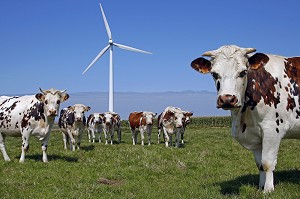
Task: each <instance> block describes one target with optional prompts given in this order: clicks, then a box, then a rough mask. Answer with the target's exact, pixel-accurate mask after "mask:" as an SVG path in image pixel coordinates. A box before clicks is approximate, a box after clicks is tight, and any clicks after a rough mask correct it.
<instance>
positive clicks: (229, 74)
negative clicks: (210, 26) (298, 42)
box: [191, 45, 300, 192]
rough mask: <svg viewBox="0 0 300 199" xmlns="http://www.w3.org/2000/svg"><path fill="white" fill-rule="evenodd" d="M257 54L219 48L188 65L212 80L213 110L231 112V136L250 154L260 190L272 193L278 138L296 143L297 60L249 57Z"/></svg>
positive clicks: (299, 117)
mask: <svg viewBox="0 0 300 199" xmlns="http://www.w3.org/2000/svg"><path fill="white" fill-rule="evenodd" d="M255 51H256V50H255V49H254V48H241V47H238V46H235V45H229V46H222V47H220V48H219V49H217V50H213V51H209V52H206V53H204V54H203V56H206V57H211V59H210V60H207V59H205V58H203V57H200V58H198V59H195V60H194V61H193V62H192V63H191V66H192V68H194V69H195V70H197V71H198V72H201V73H210V74H211V75H212V77H213V79H214V81H215V84H216V88H217V91H218V98H217V108H222V109H225V110H230V111H231V119H232V136H233V137H234V138H235V139H236V140H237V141H238V142H239V143H240V144H241V145H242V146H244V147H245V148H247V149H249V150H251V151H252V152H253V154H254V158H255V162H256V165H257V167H258V169H259V173H260V175H259V176H260V177H259V187H260V189H263V190H264V192H270V191H273V190H274V182H273V181H274V180H273V179H274V178H273V171H274V169H275V166H276V163H277V155H278V150H279V145H280V142H281V139H282V138H294V139H300V87H299V86H300V57H291V58H288V57H283V56H277V55H271V54H264V53H256V54H254V55H252V54H250V53H252V52H255Z"/></svg>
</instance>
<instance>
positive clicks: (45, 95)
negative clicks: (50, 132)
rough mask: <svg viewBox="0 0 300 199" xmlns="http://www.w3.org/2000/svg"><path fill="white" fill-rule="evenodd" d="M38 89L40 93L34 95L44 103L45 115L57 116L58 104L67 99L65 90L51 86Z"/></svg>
mask: <svg viewBox="0 0 300 199" xmlns="http://www.w3.org/2000/svg"><path fill="white" fill-rule="evenodd" d="M40 91H41V93H37V94H36V95H35V97H36V98H37V99H38V100H39V101H41V102H42V103H43V104H44V111H45V112H46V115H47V116H48V117H49V116H57V114H58V110H59V106H60V104H61V103H62V102H64V101H66V100H67V99H69V95H68V94H67V93H65V92H66V90H63V91H59V90H55V89H53V88H51V89H49V90H42V89H41V88H40Z"/></svg>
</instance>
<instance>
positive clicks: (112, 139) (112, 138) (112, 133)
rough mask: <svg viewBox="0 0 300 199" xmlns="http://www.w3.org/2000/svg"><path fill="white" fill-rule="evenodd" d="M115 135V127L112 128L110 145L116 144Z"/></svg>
mask: <svg viewBox="0 0 300 199" xmlns="http://www.w3.org/2000/svg"><path fill="white" fill-rule="evenodd" d="M114 133H115V129H114V127H112V128H111V129H110V144H113V142H114Z"/></svg>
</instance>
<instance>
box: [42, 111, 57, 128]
mask: <svg viewBox="0 0 300 199" xmlns="http://www.w3.org/2000/svg"><path fill="white" fill-rule="evenodd" d="M44 114H45V113H44ZM54 119H55V116H46V114H45V123H46V124H47V126H48V127H47V128H49V130H51V128H52V126H53V124H54Z"/></svg>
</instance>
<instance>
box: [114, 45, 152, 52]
mask: <svg viewBox="0 0 300 199" xmlns="http://www.w3.org/2000/svg"><path fill="white" fill-rule="evenodd" d="M113 44H114V45H115V46H117V47H119V48H122V49H124V50H130V51H135V52H139V53H146V54H152V53H150V52H147V51H144V50H140V49H137V48H133V47H130V46H125V45H122V44H117V43H113Z"/></svg>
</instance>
